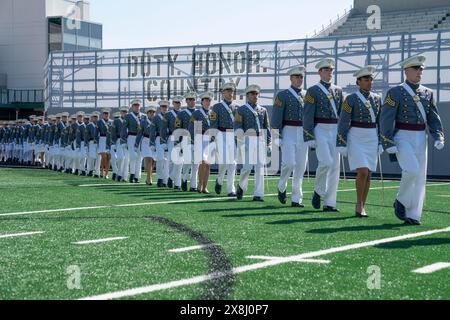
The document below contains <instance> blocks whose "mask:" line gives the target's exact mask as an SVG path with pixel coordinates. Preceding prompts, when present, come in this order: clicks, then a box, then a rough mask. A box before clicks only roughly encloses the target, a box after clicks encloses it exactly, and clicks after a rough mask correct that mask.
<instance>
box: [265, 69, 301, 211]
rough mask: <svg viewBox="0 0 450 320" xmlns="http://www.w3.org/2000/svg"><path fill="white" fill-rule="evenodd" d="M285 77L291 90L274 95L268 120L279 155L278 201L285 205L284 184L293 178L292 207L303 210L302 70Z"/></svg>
mask: <svg viewBox="0 0 450 320" xmlns="http://www.w3.org/2000/svg"><path fill="white" fill-rule="evenodd" d="M287 74H288V76H289V77H290V81H291V86H290V88H289V89H287V90H284V91H281V92H280V93H279V94H278V95H277V97H276V99H275V103H274V106H273V113H272V117H271V119H272V121H271V122H272V128H273V129H277V130H279V135H280V142H281V153H282V162H281V175H280V182H279V184H278V200H279V201H280V202H281V203H282V204H286V198H287V193H286V190H287V183H288V180H289V177H290V176H291V174H293V179H292V203H291V206H292V207H296V208H304V205H303V190H302V184H303V176H304V174H305V171H306V164H307V161H308V146H307V145H306V144H305V142H304V140H303V109H304V106H305V101H304V99H305V95H306V91H305V90H302V87H303V78H304V76H305V67H304V66H297V67H294V68H292V69H290V70H288V72H287Z"/></svg>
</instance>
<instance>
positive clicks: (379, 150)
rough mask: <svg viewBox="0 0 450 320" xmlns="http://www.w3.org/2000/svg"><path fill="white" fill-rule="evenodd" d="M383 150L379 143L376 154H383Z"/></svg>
mask: <svg viewBox="0 0 450 320" xmlns="http://www.w3.org/2000/svg"><path fill="white" fill-rule="evenodd" d="M383 152H384V149H383V146H382V145H381V144H380V145H379V146H378V155H379V156H381V155H382V154H383Z"/></svg>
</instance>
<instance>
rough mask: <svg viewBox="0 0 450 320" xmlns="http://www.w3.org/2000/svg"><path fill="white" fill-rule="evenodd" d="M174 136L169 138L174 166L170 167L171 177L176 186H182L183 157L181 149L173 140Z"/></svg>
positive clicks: (169, 155)
mask: <svg viewBox="0 0 450 320" xmlns="http://www.w3.org/2000/svg"><path fill="white" fill-rule="evenodd" d="M172 139H173V137H172V136H171V137H170V138H169V142H168V145H167V147H168V149H169V151H168V152H169V154H168V157H169V160H170V163H172V167H171V168H170V169H169V172H170V179H172V181H173V184H174V186H175V187H180V186H181V173H182V170H183V157H182V156H181V155H180V150H179V148H178V147H175V144H174V142H173V141H172Z"/></svg>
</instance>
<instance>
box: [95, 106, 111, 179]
mask: <svg viewBox="0 0 450 320" xmlns="http://www.w3.org/2000/svg"><path fill="white" fill-rule="evenodd" d="M109 114H110V111H109V110H107V109H103V110H102V119H100V120H99V121H98V131H99V135H100V139H99V142H98V154H99V156H100V161H99V162H100V163H99V164H98V166H99V167H98V169H99V170H98V171H99V174H100V177H101V178H104V179H108V174H109V169H110V167H111V154H110V147H111V143H110V141H109V140H110V131H111V126H112V120H110V119H109Z"/></svg>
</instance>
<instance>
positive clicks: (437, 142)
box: [434, 140, 445, 150]
mask: <svg viewBox="0 0 450 320" xmlns="http://www.w3.org/2000/svg"><path fill="white" fill-rule="evenodd" d="M444 146H445V145H444V143H443V142H442V141H441V140H438V141H436V142H435V143H434V147H435V148H436V149H438V150H442V149H444Z"/></svg>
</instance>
